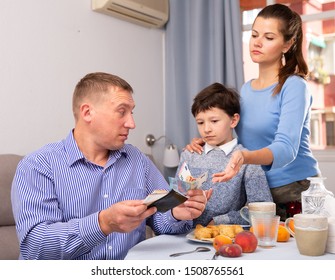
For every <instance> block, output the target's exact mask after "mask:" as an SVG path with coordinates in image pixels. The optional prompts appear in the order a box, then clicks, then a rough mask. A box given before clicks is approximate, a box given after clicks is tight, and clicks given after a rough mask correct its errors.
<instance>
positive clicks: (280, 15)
mask: <svg viewBox="0 0 335 280" xmlns="http://www.w3.org/2000/svg"><path fill="white" fill-rule="evenodd" d="M257 17H262V18H274V19H277V20H279V21H280V25H279V26H280V30H279V31H280V32H281V33H282V34H283V37H284V41H285V42H288V41H290V40H291V39H293V44H292V46H291V48H290V49H289V50H288V51H287V52H286V53H285V54H283V55H284V56H285V60H286V63H285V65H282V67H281V68H280V70H279V73H278V80H279V82H278V85H277V86H276V87H275V88H274V92H273V93H274V94H278V93H279V92H280V91H281V89H282V87H283V85H284V83H285V81H286V79H287V78H288V77H289V76H291V75H297V76H300V77H302V78H304V79H306V77H307V75H308V66H307V63H306V61H305V59H304V57H303V53H302V42H303V32H302V20H301V17H300V16H299V14H297V13H296V12H294V11H292V10H291V9H290V8H289V7H287V6H285V5H282V4H274V5H269V6H266V7H265V8H264V9H262V10H261V11H260V12H259V14H258V15H257Z"/></svg>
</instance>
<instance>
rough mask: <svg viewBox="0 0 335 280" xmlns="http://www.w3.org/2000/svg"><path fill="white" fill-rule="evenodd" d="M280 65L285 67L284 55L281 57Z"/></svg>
mask: <svg viewBox="0 0 335 280" xmlns="http://www.w3.org/2000/svg"><path fill="white" fill-rule="evenodd" d="M281 64H282V65H283V66H285V65H286V59H285V53H283V54H282V56H281Z"/></svg>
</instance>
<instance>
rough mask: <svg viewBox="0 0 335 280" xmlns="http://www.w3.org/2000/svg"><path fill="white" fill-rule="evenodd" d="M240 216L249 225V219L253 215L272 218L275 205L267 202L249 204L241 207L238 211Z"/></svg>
mask: <svg viewBox="0 0 335 280" xmlns="http://www.w3.org/2000/svg"><path fill="white" fill-rule="evenodd" d="M240 215H241V216H242V218H243V219H244V220H246V221H248V222H249V223H250V224H251V219H250V217H251V216H253V215H257V216H265V217H268V216H270V217H273V216H275V215H276V204H275V203H274V202H269V201H261V202H250V203H249V204H248V205H246V206H243V207H242V208H241V210H240Z"/></svg>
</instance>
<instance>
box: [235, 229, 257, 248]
mask: <svg viewBox="0 0 335 280" xmlns="http://www.w3.org/2000/svg"><path fill="white" fill-rule="evenodd" d="M235 244H238V245H240V246H241V247H242V252H243V253H252V252H254V251H255V250H256V248H257V245H258V240H257V237H256V235H255V234H254V233H252V232H250V231H247V230H244V231H241V232H239V233H238V234H237V235H236V236H235Z"/></svg>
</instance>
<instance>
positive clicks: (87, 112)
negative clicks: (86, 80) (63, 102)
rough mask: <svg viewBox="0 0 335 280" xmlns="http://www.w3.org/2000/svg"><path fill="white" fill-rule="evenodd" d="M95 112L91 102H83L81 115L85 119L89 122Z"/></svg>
mask: <svg viewBox="0 0 335 280" xmlns="http://www.w3.org/2000/svg"><path fill="white" fill-rule="evenodd" d="M93 114H94V109H93V107H92V106H91V105H90V104H88V103H83V104H82V105H81V106H80V115H81V117H82V119H83V120H85V121H87V122H89V121H91V119H92V116H93Z"/></svg>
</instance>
